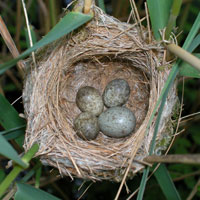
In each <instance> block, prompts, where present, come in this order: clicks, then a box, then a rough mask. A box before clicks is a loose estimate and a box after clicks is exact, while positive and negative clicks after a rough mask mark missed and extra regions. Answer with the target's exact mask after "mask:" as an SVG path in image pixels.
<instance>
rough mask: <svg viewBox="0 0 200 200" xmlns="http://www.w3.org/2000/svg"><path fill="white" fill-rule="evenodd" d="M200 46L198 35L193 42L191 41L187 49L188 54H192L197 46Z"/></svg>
mask: <svg viewBox="0 0 200 200" xmlns="http://www.w3.org/2000/svg"><path fill="white" fill-rule="evenodd" d="M199 45H200V34H198V35H197V36H196V37H195V38H194V40H193V41H192V43H191V45H190V46H189V47H188V51H189V52H193V51H194V50H195V49H196V48H197V47H198V46H199Z"/></svg>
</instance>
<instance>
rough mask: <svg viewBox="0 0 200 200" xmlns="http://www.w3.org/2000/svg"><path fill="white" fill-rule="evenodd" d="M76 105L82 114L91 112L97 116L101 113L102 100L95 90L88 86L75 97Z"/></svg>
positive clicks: (81, 89)
mask: <svg viewBox="0 0 200 200" xmlns="http://www.w3.org/2000/svg"><path fill="white" fill-rule="evenodd" d="M76 104H77V106H78V108H79V109H80V110H81V111H83V112H91V113H92V114H93V115H95V116H98V115H100V114H101V113H102V111H103V107H104V104H103V99H102V97H101V95H100V93H99V91H98V90H97V89H95V88H94V87H90V86H85V87H82V88H80V89H79V90H78V92H77V95H76Z"/></svg>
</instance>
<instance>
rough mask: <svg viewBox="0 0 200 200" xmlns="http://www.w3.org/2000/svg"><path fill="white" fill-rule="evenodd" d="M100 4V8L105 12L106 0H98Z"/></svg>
mask: <svg viewBox="0 0 200 200" xmlns="http://www.w3.org/2000/svg"><path fill="white" fill-rule="evenodd" d="M98 6H99V8H101V9H102V10H103V11H104V12H106V7H105V3H104V0H98Z"/></svg>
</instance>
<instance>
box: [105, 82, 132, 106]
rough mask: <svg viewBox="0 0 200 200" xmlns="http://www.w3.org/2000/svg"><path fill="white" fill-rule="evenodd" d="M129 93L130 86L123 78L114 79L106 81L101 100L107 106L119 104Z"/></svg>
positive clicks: (124, 100)
mask: <svg viewBox="0 0 200 200" xmlns="http://www.w3.org/2000/svg"><path fill="white" fill-rule="evenodd" d="M129 95H130V87H129V85H128V83H127V82H126V81H125V80H124V79H114V80H112V81H110V82H109V83H108V85H107V86H106V88H105V90H104V93H103V101H104V104H105V105H106V106H107V107H113V106H121V105H123V104H125V103H126V101H127V100H128V98H129Z"/></svg>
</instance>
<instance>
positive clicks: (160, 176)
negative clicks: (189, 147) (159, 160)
mask: <svg viewBox="0 0 200 200" xmlns="http://www.w3.org/2000/svg"><path fill="white" fill-rule="evenodd" d="M154 175H155V177H156V179H157V181H158V183H159V185H160V187H161V189H162V191H163V193H164V195H165V197H166V199H168V200H180V199H181V197H180V195H179V193H178V192H177V190H176V188H175V185H174V183H173V181H172V179H171V177H170V174H169V172H168V170H167V168H166V166H165V165H164V164H160V166H159V168H158V169H157V170H156V172H155V173H154Z"/></svg>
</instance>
